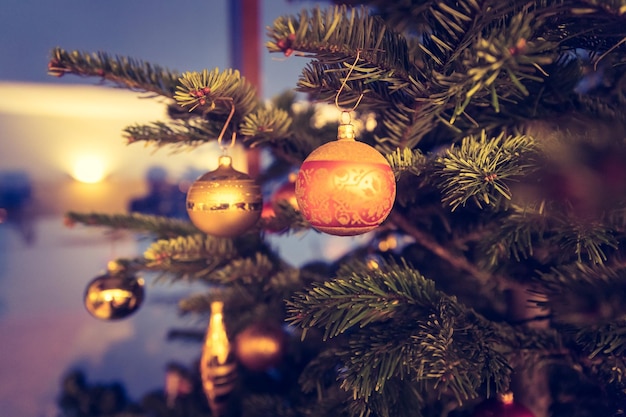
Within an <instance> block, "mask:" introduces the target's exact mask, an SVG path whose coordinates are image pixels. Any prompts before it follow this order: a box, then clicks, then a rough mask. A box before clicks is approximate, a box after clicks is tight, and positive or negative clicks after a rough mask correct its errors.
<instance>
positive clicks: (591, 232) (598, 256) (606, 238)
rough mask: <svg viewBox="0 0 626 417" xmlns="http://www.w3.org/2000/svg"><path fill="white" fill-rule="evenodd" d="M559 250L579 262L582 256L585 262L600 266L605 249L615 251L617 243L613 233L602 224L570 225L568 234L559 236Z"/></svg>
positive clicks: (605, 258)
mask: <svg viewBox="0 0 626 417" xmlns="http://www.w3.org/2000/svg"><path fill="white" fill-rule="evenodd" d="M559 242H560V243H561V245H560V246H561V248H562V249H566V250H569V251H571V252H573V253H574V254H575V255H576V257H577V258H578V260H579V261H581V260H582V258H583V256H584V257H586V258H587V260H589V261H591V262H593V263H596V264H602V263H604V262H606V260H607V255H606V250H605V248H606V249H608V248H611V249H616V248H617V246H618V242H617V240H616V239H615V237H614V236H613V231H612V230H611V229H610V228H609V227H607V226H605V225H603V224H592V223H579V222H576V223H574V224H571V228H570V230H569V232H565V233H563V234H562V235H561V236H560V239H559Z"/></svg>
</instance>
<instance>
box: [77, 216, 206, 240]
mask: <svg viewBox="0 0 626 417" xmlns="http://www.w3.org/2000/svg"><path fill="white" fill-rule="evenodd" d="M76 223H81V224H84V225H86V226H104V227H109V228H112V229H126V230H133V231H138V232H149V233H152V234H154V235H155V236H157V237H164V238H166V237H172V236H181V235H182V236H186V235H192V234H196V233H198V229H196V228H195V227H194V226H193V225H192V224H191V223H189V222H187V221H183V220H177V219H171V218H168V217H161V216H150V215H145V214H139V213H130V214H104V213H77V212H68V213H66V214H65V224H66V225H68V226H73V225H74V224H76Z"/></svg>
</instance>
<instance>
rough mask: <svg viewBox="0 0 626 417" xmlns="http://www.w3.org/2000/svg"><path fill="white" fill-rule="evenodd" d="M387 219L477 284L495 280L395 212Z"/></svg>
mask: <svg viewBox="0 0 626 417" xmlns="http://www.w3.org/2000/svg"><path fill="white" fill-rule="evenodd" d="M389 217H390V219H391V221H392V222H393V223H394V224H395V225H397V226H398V227H399V228H400V229H402V230H404V231H405V232H406V233H407V234H409V235H410V236H412V237H413V238H415V240H416V241H417V243H418V244H419V245H421V246H423V247H424V248H426V249H428V250H429V251H431V252H432V253H434V254H435V255H436V256H438V257H440V258H441V259H443V260H444V261H446V262H447V263H448V264H450V265H451V266H452V267H454V268H455V269H456V270H458V271H462V272H466V273H468V274H469V275H470V276H472V277H474V278H475V279H476V280H478V281H479V282H483V283H484V282H487V281H488V280H489V279H492V278H495V277H494V276H492V274H490V273H488V272H486V271H483V270H481V269H479V268H477V267H476V266H475V265H474V264H472V263H471V262H469V261H468V260H467V259H466V258H465V257H464V256H461V255H458V254H453V253H452V252H450V251H449V250H448V249H447V248H446V247H445V246H443V245H441V244H439V243H438V242H437V241H436V240H434V239H433V238H432V237H431V236H429V235H428V234H427V233H426V232H424V231H422V230H419V229H418V228H416V227H415V226H413V225H412V224H411V223H410V222H409V221H408V220H407V219H405V218H404V217H403V216H402V215H401V214H400V213H398V212H397V211H393V212H391V214H390V216H389Z"/></svg>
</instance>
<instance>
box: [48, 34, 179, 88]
mask: <svg viewBox="0 0 626 417" xmlns="http://www.w3.org/2000/svg"><path fill="white" fill-rule="evenodd" d="M48 74H50V75H53V76H55V77H61V76H63V75H65V74H74V75H80V76H87V77H100V78H102V80H103V81H109V82H111V83H113V84H115V85H117V86H119V87H125V88H128V89H131V90H134V91H145V92H150V93H155V94H158V95H161V96H164V97H170V98H171V97H173V95H174V91H175V88H176V85H177V84H178V77H179V75H178V73H176V72H172V71H169V70H167V69H164V68H161V67H159V66H157V65H152V64H150V63H147V62H143V61H138V60H136V59H134V58H130V57H122V56H111V55H109V54H107V53H104V52H97V53H92V54H89V53H86V52H81V51H72V52H67V51H65V50H63V49H61V48H58V47H57V48H54V49H53V50H52V57H51V58H50V62H49V63H48Z"/></svg>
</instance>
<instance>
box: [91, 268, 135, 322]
mask: <svg viewBox="0 0 626 417" xmlns="http://www.w3.org/2000/svg"><path fill="white" fill-rule="evenodd" d="M143 299H144V281H143V279H141V278H137V277H135V276H134V275H129V274H128V271H126V268H124V266H122V265H120V264H119V263H118V262H115V261H111V262H109V263H108V265H107V272H106V273H105V274H103V275H100V276H97V277H96V278H94V279H93V280H92V281H91V282H90V283H89V284H88V285H87V289H86V290H85V296H84V303H85V308H86V309H87V311H88V312H89V314H91V315H92V316H94V317H95V318H98V319H101V320H120V319H124V318H126V317H128V316H130V315H131V314H133V313H134V312H135V311H137V309H138V308H139V307H140V306H141V304H142V302H143Z"/></svg>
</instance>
